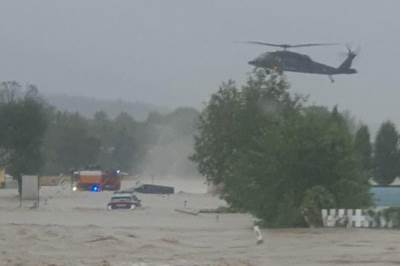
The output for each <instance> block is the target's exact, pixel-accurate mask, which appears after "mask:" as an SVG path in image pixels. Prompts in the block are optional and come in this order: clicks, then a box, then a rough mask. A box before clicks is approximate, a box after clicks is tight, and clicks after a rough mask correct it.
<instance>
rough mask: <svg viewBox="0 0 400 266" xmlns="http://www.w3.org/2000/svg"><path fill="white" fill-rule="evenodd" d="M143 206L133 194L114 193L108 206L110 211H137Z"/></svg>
mask: <svg viewBox="0 0 400 266" xmlns="http://www.w3.org/2000/svg"><path fill="white" fill-rule="evenodd" d="M140 206H142V203H141V200H140V199H138V197H136V195H135V194H133V193H128V192H114V194H113V195H112V196H111V200H110V202H109V203H108V204H107V209H108V210H113V209H135V208H136V207H140Z"/></svg>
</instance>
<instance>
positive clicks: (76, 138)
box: [45, 112, 101, 173]
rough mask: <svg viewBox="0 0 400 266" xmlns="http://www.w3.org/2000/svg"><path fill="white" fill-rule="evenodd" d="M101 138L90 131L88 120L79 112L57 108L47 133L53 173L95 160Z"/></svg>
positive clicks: (65, 171)
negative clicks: (67, 111)
mask: <svg viewBox="0 0 400 266" xmlns="http://www.w3.org/2000/svg"><path fill="white" fill-rule="evenodd" d="M100 146H101V143H100V140H99V139H98V138H96V137H95V136H92V135H90V133H89V129H88V121H87V120H86V119H85V118H83V117H81V116H80V115H79V114H77V113H75V114H69V113H62V112H57V113H56V114H55V117H54V120H53V121H52V122H51V124H50V127H49V130H48V132H47V136H46V143H45V149H46V150H47V155H49V156H51V157H48V159H49V163H51V165H49V166H48V167H47V169H48V170H50V171H52V173H57V172H63V173H69V171H71V170H72V169H82V168H85V167H87V166H90V165H96V164H97V163H98V156H99V153H100Z"/></svg>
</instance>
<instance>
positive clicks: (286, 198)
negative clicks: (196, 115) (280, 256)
mask: <svg viewBox="0 0 400 266" xmlns="http://www.w3.org/2000/svg"><path fill="white" fill-rule="evenodd" d="M288 89H289V86H288V84H287V83H286V81H285V79H284V78H283V77H282V76H280V75H278V74H276V73H274V72H272V73H267V72H265V71H264V70H256V71H255V72H254V73H253V74H252V75H251V76H250V77H249V79H248V81H247V84H246V85H244V86H243V87H242V88H241V89H238V88H236V86H235V85H234V83H233V82H229V83H227V84H223V86H222V87H221V88H220V90H219V91H218V92H217V93H215V94H214V95H212V97H211V99H210V101H209V103H208V105H207V106H206V108H205V110H203V112H202V113H201V116H200V119H199V125H198V131H199V133H198V135H197V136H196V138H195V153H194V155H193V156H192V157H191V158H192V160H194V161H195V162H196V163H197V165H198V169H199V171H200V172H201V173H202V174H203V175H205V176H207V177H208V178H209V179H210V180H211V181H213V182H214V183H216V184H219V183H223V184H224V189H223V192H222V197H223V198H224V199H225V200H227V202H228V203H229V204H231V206H232V207H234V208H237V209H240V210H245V211H249V212H250V213H252V214H254V215H255V216H256V217H259V218H260V219H262V221H263V222H264V224H265V225H267V226H272V227H274V226H300V225H305V221H304V217H303V214H302V210H301V203H302V202H303V200H304V198H305V196H306V194H305V192H306V191H309V190H310V189H312V188H314V187H316V186H319V187H322V188H323V190H322V191H328V192H329V193H330V195H332V197H333V199H334V204H335V207H340V208H354V207H363V206H368V205H369V203H370V198H369V193H368V183H367V178H366V177H365V176H364V175H363V173H362V171H361V169H360V168H359V164H358V163H357V160H356V157H355V152H354V146H353V142H352V141H353V139H352V134H351V133H350V131H349V128H348V125H347V122H346V119H345V118H344V117H343V115H342V114H341V113H340V112H339V111H338V109H337V107H335V108H334V109H333V110H332V111H329V110H327V109H326V108H321V107H310V108H305V107H302V102H303V98H302V97H299V96H294V97H293V96H291V95H290V94H289V92H288ZM318 191H321V190H318ZM317 207H318V208H321V207H331V206H320V205H318V206H317ZM314 211H315V210H314Z"/></svg>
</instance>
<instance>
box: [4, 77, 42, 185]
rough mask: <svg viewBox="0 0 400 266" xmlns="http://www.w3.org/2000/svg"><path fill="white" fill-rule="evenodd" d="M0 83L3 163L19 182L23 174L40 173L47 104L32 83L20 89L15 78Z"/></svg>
mask: <svg viewBox="0 0 400 266" xmlns="http://www.w3.org/2000/svg"><path fill="white" fill-rule="evenodd" d="M1 87H2V88H1V90H0V99H1V100H0V121H1V123H0V151H2V155H3V156H2V159H3V160H2V166H3V167H4V166H5V167H6V168H7V171H8V173H10V174H11V175H12V176H14V177H16V178H17V179H18V181H19V182H20V180H21V176H22V175H23V174H39V173H40V171H41V168H42V166H43V156H42V142H43V138H44V134H45V131H46V129H47V125H48V120H47V115H46V113H45V111H46V107H45V105H44V103H43V101H42V100H41V99H40V97H39V95H38V90H37V88H36V87H35V86H32V85H28V86H27V87H26V88H25V89H23V88H22V87H21V86H20V85H19V84H18V83H17V82H3V83H2V84H1ZM24 90H25V92H24Z"/></svg>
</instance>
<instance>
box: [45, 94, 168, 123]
mask: <svg viewBox="0 0 400 266" xmlns="http://www.w3.org/2000/svg"><path fill="white" fill-rule="evenodd" d="M43 97H44V98H45V99H46V101H47V102H48V103H49V104H51V105H53V106H55V107H56V108H57V109H59V110H62V111H69V112H79V113H81V114H82V115H84V116H86V117H92V116H93V115H94V114H95V113H96V112H97V111H100V110H102V111H104V112H106V113H107V114H108V115H109V116H110V117H115V116H117V115H118V114H120V113H121V112H126V113H128V114H130V115H131V116H133V117H134V118H135V119H136V120H139V121H142V120H145V119H146V118H147V116H148V114H149V113H150V112H153V111H157V112H160V113H165V112H167V111H168V109H167V108H166V107H160V106H155V105H152V104H148V103H143V102H129V101H124V100H120V99H119V100H105V99H96V98H91V97H84V96H70V95H66V94H44V95H43Z"/></svg>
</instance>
